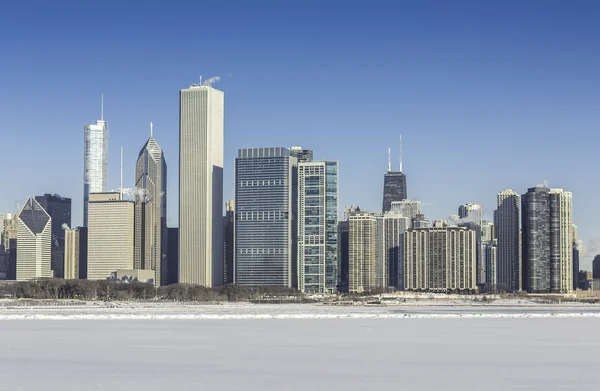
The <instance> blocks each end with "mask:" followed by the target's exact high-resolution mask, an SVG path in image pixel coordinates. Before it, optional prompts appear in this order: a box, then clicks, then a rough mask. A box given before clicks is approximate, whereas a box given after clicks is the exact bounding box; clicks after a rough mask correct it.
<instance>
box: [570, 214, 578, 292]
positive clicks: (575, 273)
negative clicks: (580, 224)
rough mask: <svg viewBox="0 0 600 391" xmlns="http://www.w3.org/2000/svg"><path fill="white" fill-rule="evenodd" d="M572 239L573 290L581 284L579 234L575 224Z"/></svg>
mask: <svg viewBox="0 0 600 391" xmlns="http://www.w3.org/2000/svg"><path fill="white" fill-rule="evenodd" d="M571 232H572V239H573V269H572V270H573V271H572V276H573V290H574V291H575V290H577V287H578V285H579V281H578V275H579V244H578V236H577V226H576V225H575V224H573V229H572V230H571Z"/></svg>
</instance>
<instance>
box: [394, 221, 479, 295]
mask: <svg viewBox="0 0 600 391" xmlns="http://www.w3.org/2000/svg"><path fill="white" fill-rule="evenodd" d="M404 248H405V256H404V265H405V266H404V274H405V275H404V287H405V289H406V290H417V291H431V292H449V291H450V292H452V291H459V292H466V291H475V290H476V289H477V284H476V276H475V231H474V230H472V229H468V228H466V227H449V226H448V223H447V222H446V221H435V222H434V225H433V227H430V228H411V229H409V230H408V231H407V232H406V239H405V247H404Z"/></svg>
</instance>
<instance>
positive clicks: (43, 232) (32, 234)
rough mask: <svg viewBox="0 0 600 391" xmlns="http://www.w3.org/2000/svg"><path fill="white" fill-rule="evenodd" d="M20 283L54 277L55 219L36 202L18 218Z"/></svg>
mask: <svg viewBox="0 0 600 391" xmlns="http://www.w3.org/2000/svg"><path fill="white" fill-rule="evenodd" d="M17 242H18V247H19V248H18V251H17V259H16V279H17V281H27V280H33V279H36V278H44V277H48V278H49V277H52V269H51V268H50V264H51V259H52V243H51V242H52V218H51V217H50V215H49V214H48V213H47V212H46V211H45V210H44V208H43V207H42V206H41V205H40V204H39V203H38V202H37V201H36V200H35V198H30V199H28V200H27V202H26V203H25V205H24V206H23V208H22V209H21V211H20V212H19V214H17Z"/></svg>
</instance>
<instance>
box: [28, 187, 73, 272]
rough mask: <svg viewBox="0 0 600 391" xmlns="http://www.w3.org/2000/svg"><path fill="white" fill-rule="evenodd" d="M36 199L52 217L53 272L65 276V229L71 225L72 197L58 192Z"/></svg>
mask: <svg viewBox="0 0 600 391" xmlns="http://www.w3.org/2000/svg"><path fill="white" fill-rule="evenodd" d="M35 199H36V201H37V202H38V203H39V204H40V205H41V206H42V208H44V210H45V211H46V212H47V213H48V214H49V215H50V218H52V262H51V267H52V272H53V273H54V277H56V278H64V259H65V229H69V228H70V227H71V199H70V198H65V197H61V196H59V195H58V194H54V195H52V194H44V195H43V196H37V197H35Z"/></svg>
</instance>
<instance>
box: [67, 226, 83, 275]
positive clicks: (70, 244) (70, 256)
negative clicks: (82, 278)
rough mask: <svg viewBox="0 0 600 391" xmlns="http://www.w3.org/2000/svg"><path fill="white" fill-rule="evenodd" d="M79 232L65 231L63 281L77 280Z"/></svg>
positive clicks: (75, 230)
mask: <svg viewBox="0 0 600 391" xmlns="http://www.w3.org/2000/svg"><path fill="white" fill-rule="evenodd" d="M80 242H81V239H80V237H79V230H78V229H77V228H69V229H66V230H65V251H64V252H65V260H64V277H63V278H64V279H66V280H74V279H78V278H79V258H80V255H79V244H80Z"/></svg>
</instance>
